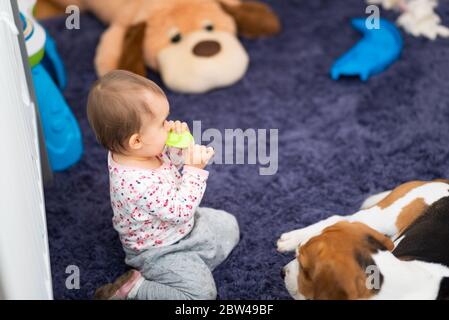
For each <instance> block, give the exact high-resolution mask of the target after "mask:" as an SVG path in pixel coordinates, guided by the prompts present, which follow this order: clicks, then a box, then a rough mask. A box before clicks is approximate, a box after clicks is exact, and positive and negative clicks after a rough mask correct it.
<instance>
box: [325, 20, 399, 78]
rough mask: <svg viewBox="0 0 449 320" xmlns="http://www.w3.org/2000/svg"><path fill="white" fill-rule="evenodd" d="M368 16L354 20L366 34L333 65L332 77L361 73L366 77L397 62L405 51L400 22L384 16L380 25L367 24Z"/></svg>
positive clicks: (354, 24)
mask: <svg viewBox="0 0 449 320" xmlns="http://www.w3.org/2000/svg"><path fill="white" fill-rule="evenodd" d="M365 21H366V19H365V18H358V19H353V20H352V26H353V27H354V28H355V29H356V30H358V31H360V32H361V33H362V34H363V35H364V36H363V39H362V40H360V41H359V42H358V43H357V44H356V45H355V46H354V47H352V49H351V50H349V51H348V52H347V53H345V54H344V55H343V56H342V57H341V58H339V59H338V60H337V62H335V64H334V65H333V66H332V70H331V77H332V79H334V80H338V79H339V78H340V77H341V76H359V77H360V79H361V80H362V81H367V80H368V78H369V77H371V76H373V75H375V74H378V73H381V72H382V71H384V70H385V69H386V68H388V66H390V65H391V64H392V63H393V62H395V61H396V60H397V59H398V58H399V56H400V54H401V51H402V46H403V40H402V36H401V33H400V31H399V29H398V28H396V26H395V25H394V24H392V23H390V22H388V21H387V20H385V19H380V26H379V28H378V29H375V28H373V29H371V28H368V27H367V26H366V23H365Z"/></svg>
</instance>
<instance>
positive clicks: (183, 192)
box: [108, 148, 209, 252]
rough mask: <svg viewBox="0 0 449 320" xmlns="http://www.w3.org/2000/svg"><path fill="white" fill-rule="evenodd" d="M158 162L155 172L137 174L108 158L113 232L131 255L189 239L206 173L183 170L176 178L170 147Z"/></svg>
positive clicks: (176, 162)
mask: <svg viewBox="0 0 449 320" xmlns="http://www.w3.org/2000/svg"><path fill="white" fill-rule="evenodd" d="M175 150H178V149H175ZM176 156H178V159H176ZM159 158H160V159H161V160H162V162H163V164H162V166H161V167H159V168H157V169H142V168H133V167H127V166H123V165H120V164H118V163H117V162H115V161H114V160H113V159H112V155H111V153H109V155H108V166H109V181H110V192H111V205H112V209H113V211H114V216H113V218H112V222H113V225H114V229H115V230H117V232H118V233H119V237H120V241H121V242H122V245H123V246H124V247H126V248H128V249H131V250H134V251H136V252H141V251H143V250H145V249H148V248H153V247H162V246H168V245H170V244H173V243H175V242H177V241H179V240H180V239H182V238H183V237H185V236H186V235H187V234H189V232H190V231H191V230H192V228H193V225H194V223H195V221H194V214H195V211H196V209H197V208H198V206H199V204H200V202H201V199H202V197H203V195H204V192H205V190H206V181H207V178H208V175H209V173H208V172H207V171H205V170H202V169H197V168H194V167H190V166H185V167H184V168H183V174H182V175H181V174H180V172H179V170H178V169H179V168H180V167H181V165H182V163H181V162H180V161H179V154H178V155H176V154H174V152H173V149H172V148H170V150H168V149H167V148H166V149H165V150H164V152H163V153H162V154H161V155H160V156H159Z"/></svg>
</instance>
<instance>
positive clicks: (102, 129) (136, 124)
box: [87, 70, 166, 153]
mask: <svg viewBox="0 0 449 320" xmlns="http://www.w3.org/2000/svg"><path fill="white" fill-rule="evenodd" d="M145 92H148V93H150V94H152V95H156V96H161V97H164V98H166V96H165V94H164V92H163V91H162V89H161V88H159V86H158V85H157V84H155V83H154V82H153V81H151V80H148V79H146V78H144V77H141V76H139V75H137V74H134V73H132V72H128V71H124V70H115V71H111V72H109V73H107V74H106V75H104V76H103V77H101V78H100V79H99V80H98V81H97V82H96V83H95V84H94V85H93V87H92V89H91V90H90V93H89V97H88V100H87V118H88V120H89V124H90V126H91V127H92V129H93V130H94V132H95V136H96V137H97V140H98V141H99V142H100V143H101V144H102V145H103V146H104V147H105V148H107V149H108V150H110V151H112V152H118V153H123V152H124V151H126V145H125V142H126V141H127V139H129V138H130V137H131V136H132V135H133V134H135V133H138V132H140V130H141V126H142V121H141V117H142V114H143V113H151V109H150V106H149V105H148V97H147V96H145V95H144V94H143V93H145Z"/></svg>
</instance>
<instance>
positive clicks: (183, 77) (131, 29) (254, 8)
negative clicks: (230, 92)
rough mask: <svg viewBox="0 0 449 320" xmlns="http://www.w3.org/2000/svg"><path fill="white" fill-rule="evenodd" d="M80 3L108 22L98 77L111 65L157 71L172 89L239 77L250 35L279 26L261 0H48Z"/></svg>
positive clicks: (191, 89) (197, 88)
mask: <svg viewBox="0 0 449 320" xmlns="http://www.w3.org/2000/svg"><path fill="white" fill-rule="evenodd" d="M52 1H56V2H58V3H59V4H60V5H73V4H75V5H78V6H80V8H81V9H87V10H89V11H91V12H93V13H94V14H95V15H96V16H98V17H99V19H101V20H102V21H103V22H105V23H107V24H108V25H109V27H108V29H107V30H106V31H105V32H104V34H103V35H102V37H101V40H100V43H99V45H98V48H97V53H96V57H95V66H96V70H97V73H98V75H99V76H101V75H104V74H105V73H107V72H108V71H111V70H114V69H126V70H129V71H132V72H135V73H137V74H140V75H146V66H149V67H150V68H151V69H152V70H154V71H157V72H160V74H161V77H162V80H163V81H164V83H165V85H166V86H167V87H169V88H170V89H172V90H174V91H179V92H185V93H202V92H205V91H208V90H211V89H214V88H219V87H225V86H229V85H232V84H234V83H235V82H237V81H238V80H240V79H241V78H242V77H243V75H244V74H245V72H246V69H247V67H248V62H249V58H248V54H247V53H246V51H245V49H244V48H243V46H242V45H241V43H240V41H239V40H238V38H237V36H236V35H237V33H239V34H241V35H242V36H245V37H248V38H257V37H261V36H271V35H274V34H276V33H277V32H279V31H280V23H279V19H278V18H277V17H276V15H275V14H274V13H273V11H272V10H271V9H270V8H269V7H268V6H267V5H266V4H263V3H259V2H256V1H240V0H52Z"/></svg>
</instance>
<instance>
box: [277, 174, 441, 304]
mask: <svg viewBox="0 0 449 320" xmlns="http://www.w3.org/2000/svg"><path fill="white" fill-rule="evenodd" d="M448 240H449V184H448V180H442V179H441V180H435V181H431V182H425V181H412V182H408V183H405V184H402V185H400V186H398V187H397V188H395V189H394V190H393V191H387V192H384V193H381V194H379V195H376V196H373V197H370V198H368V199H367V200H366V201H365V202H364V204H363V205H362V208H361V210H360V211H358V212H356V213H355V214H353V215H350V216H332V217H330V218H328V219H326V220H323V221H321V222H318V223H316V224H313V225H311V226H309V227H306V228H303V229H299V230H295V231H291V232H288V233H285V234H283V235H282V236H281V238H280V239H279V240H278V243H277V245H278V250H279V251H280V252H287V251H294V250H296V252H297V256H296V259H295V260H293V261H292V262H290V263H289V264H288V265H287V266H285V267H284V269H283V271H284V272H283V274H284V281H285V285H286V287H287V290H288V291H289V293H290V294H291V295H292V297H293V298H295V299H444V298H449V267H448V266H449V246H448V245H447V243H448ZM368 266H376V268H377V270H378V271H379V277H380V283H379V287H376V288H370V287H369V286H367V277H368V275H369V274H368V273H367V272H366V270H367V269H366V268H367V267H368Z"/></svg>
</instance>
